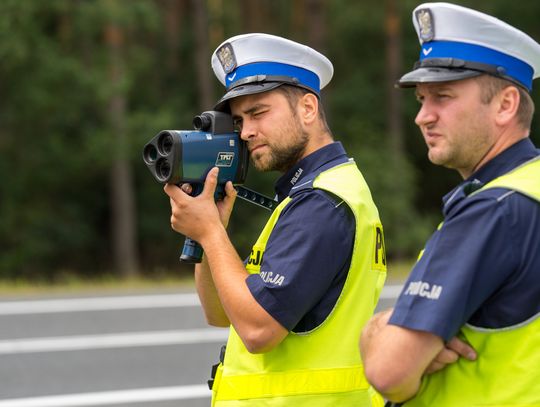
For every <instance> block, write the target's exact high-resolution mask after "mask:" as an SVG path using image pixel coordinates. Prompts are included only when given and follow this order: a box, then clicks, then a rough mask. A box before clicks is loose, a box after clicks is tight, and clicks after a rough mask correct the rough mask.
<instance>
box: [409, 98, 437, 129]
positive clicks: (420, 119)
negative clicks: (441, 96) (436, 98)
mask: <svg viewBox="0 0 540 407" xmlns="http://www.w3.org/2000/svg"><path fill="white" fill-rule="evenodd" d="M436 119H437V116H436V114H435V111H434V109H433V107H432V106H431V105H430V103H429V102H424V103H422V106H421V107H420V110H419V111H418V113H417V115H416V118H415V119H414V122H415V123H416V125H417V126H418V127H422V126H427V125H429V124H430V123H433V122H435V120H436Z"/></svg>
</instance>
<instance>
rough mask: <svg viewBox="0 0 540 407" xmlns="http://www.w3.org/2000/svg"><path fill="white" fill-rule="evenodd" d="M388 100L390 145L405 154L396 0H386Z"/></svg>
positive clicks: (396, 152) (399, 37) (394, 151)
mask: <svg viewBox="0 0 540 407" xmlns="http://www.w3.org/2000/svg"><path fill="white" fill-rule="evenodd" d="M385 6H386V10H385V11H386V13H385V31H386V83H387V85H386V86H387V88H386V100H387V104H388V105H387V106H388V115H387V118H388V134H389V136H390V146H391V148H392V151H393V153H394V154H395V155H397V156H399V157H402V156H403V155H404V151H403V150H404V142H403V119H402V116H401V105H402V98H401V92H400V91H399V89H396V88H395V86H394V84H395V83H396V80H397V79H398V78H399V75H400V73H401V36H400V31H401V29H400V18H399V13H398V12H397V7H398V5H397V2H396V0H386V1H385Z"/></svg>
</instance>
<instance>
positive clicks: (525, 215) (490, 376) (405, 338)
mask: <svg viewBox="0 0 540 407" xmlns="http://www.w3.org/2000/svg"><path fill="white" fill-rule="evenodd" d="M413 22H414V26H415V29H416V31H417V33H418V37H419V39H420V43H421V52H420V61H418V62H417V64H416V65H415V69H414V70H413V71H412V72H409V73H407V74H406V75H404V76H403V77H402V78H401V79H400V80H399V82H398V83H399V85H400V86H401V87H415V88H416V97H417V99H418V101H419V102H420V105H421V107H420V110H419V112H418V115H417V116H416V124H417V125H418V126H419V127H420V130H421V131H422V135H423V136H424V140H425V142H426V145H427V147H428V157H429V160H430V161H431V162H433V163H434V164H437V165H443V166H445V167H448V168H452V169H455V170H457V171H458V172H459V173H460V175H461V176H462V177H463V179H464V181H463V182H462V183H461V184H460V185H458V186H457V187H456V188H455V189H454V190H452V191H451V192H449V193H448V194H447V195H446V196H445V197H444V198H443V215H444V221H443V223H442V224H441V225H440V226H439V228H438V229H437V231H436V232H435V233H434V234H433V235H432V236H431V238H430V239H429V240H428V242H427V244H426V245H425V248H424V250H423V252H422V253H421V255H420V257H419V260H418V262H417V263H416V265H415V266H414V268H413V270H412V272H411V275H410V277H409V279H408V281H407V282H406V284H405V286H404V289H403V291H402V293H401V295H400V297H399V299H398V301H397V303H396V305H395V308H394V310H393V312H392V311H388V312H384V313H380V314H377V315H376V316H375V317H374V318H373V319H372V320H371V321H370V322H369V324H368V325H367V326H366V328H365V330H364V332H363V334H362V338H361V351H362V357H363V360H364V363H365V368H366V375H367V377H368V380H369V381H370V382H371V383H372V384H373V385H374V387H375V388H377V389H379V390H380V391H381V392H382V393H383V395H384V396H386V397H387V398H388V399H390V400H392V401H397V402H403V401H406V400H408V401H406V402H405V403H404V405H405V406H407V407H409V406H479V405H482V406H488V405H489V406H495V405H496V406H504V405H512V406H518V405H519V406H533V405H534V406H538V405H540V370H539V366H540V318H538V316H539V315H540V273H539V271H540V156H539V154H540V153H539V151H538V150H537V149H536V148H535V146H534V145H533V143H532V142H531V140H530V139H529V137H528V136H529V131H530V124H531V120H532V115H533V111H534V105H533V102H532V100H531V98H530V96H529V92H530V91H531V88H532V81H533V78H536V77H538V76H539V75H540V45H539V44H538V43H537V42H536V41H534V40H533V39H532V38H530V37H529V36H527V35H526V34H524V33H523V32H521V31H519V30H517V29H516V28H514V27H512V26H510V25H508V24H506V23H504V22H502V21H500V20H498V19H496V18H493V17H491V16H488V15H485V14H483V13H480V12H477V11H474V10H470V9H468V8H464V7H460V6H456V5H453V4H448V3H426V4H422V5H420V6H419V7H417V8H416V9H415V10H414V11H413ZM454 335H459V336H460V338H462V339H463V340H466V341H467V342H468V343H469V344H470V345H471V346H472V347H473V348H474V349H475V351H476V360H474V359H475V355H474V354H473V355H470V357H469V358H467V357H460V358H459V359H458V360H457V361H455V360H454V361H455V363H450V364H448V365H447V366H446V368H444V369H442V370H439V371H437V372H436V373H433V374H426V373H429V372H426V367H427V366H428V365H429V364H430V363H432V362H433V361H434V359H436V356H437V354H439V352H441V350H443V349H444V346H445V343H446V341H448V340H449V339H450V338H452V337H453V336H454ZM448 362H452V360H446V361H443V364H444V363H448Z"/></svg>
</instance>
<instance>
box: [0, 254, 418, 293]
mask: <svg viewBox="0 0 540 407" xmlns="http://www.w3.org/2000/svg"><path fill="white" fill-rule="evenodd" d="M413 264H414V261H412V260H408V261H403V260H399V261H389V262H388V265H387V266H388V276H387V284H399V283H401V282H403V281H404V280H405V279H406V278H407V276H408V274H409V272H410V271H411V269H412V266H413ZM193 289H194V282H193V277H192V274H191V273H183V274H181V275H179V276H174V275H171V274H166V275H165V276H161V277H159V278H149V277H146V278H145V277H137V278H129V279H121V278H118V277H115V276H108V277H102V278H99V279H91V280H88V279H83V278H80V277H77V276H76V275H74V274H70V276H69V277H64V278H62V279H60V281H57V282H45V281H24V280H17V281H3V280H0V296H1V297H4V298H5V297H7V296H25V295H55V294H85V293H87V294H91V293H92V292H99V293H107V292H110V293H128V292H129V293H134V292H135V293H136V292H137V291H140V292H143V291H146V292H147V291H174V290H182V291H188V290H193Z"/></svg>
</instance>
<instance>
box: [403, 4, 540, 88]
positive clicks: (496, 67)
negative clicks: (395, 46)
mask: <svg viewBox="0 0 540 407" xmlns="http://www.w3.org/2000/svg"><path fill="white" fill-rule="evenodd" d="M412 16H413V24H414V28H415V29H416V32H417V34H418V39H419V40H420V44H421V47H422V48H421V50H420V60H419V61H418V62H417V63H416V64H415V67H414V68H415V69H414V70H413V71H411V72H409V73H407V74H405V75H404V76H402V77H401V79H399V81H398V85H399V86H401V87H409V86H415V85H416V84H417V83H428V82H446V81H454V80H459V79H465V78H469V77H473V76H478V75H481V74H486V73H487V74H490V75H494V76H497V77H500V78H504V79H507V80H510V81H512V82H514V83H516V84H518V85H521V86H523V87H525V88H526V89H527V90H529V91H530V90H531V89H532V81H533V79H534V78H537V77H538V76H540V45H539V44H538V43H537V42H536V41H535V40H533V39H532V38H531V37H529V36H528V35H527V34H525V33H523V32H522V31H519V30H518V29H516V28H514V27H512V26H511V25H508V24H506V23H505V22H503V21H501V20H499V19H497V18H495V17H492V16H489V15H487V14H484V13H480V12H478V11H475V10H471V9H469V8H465V7H461V6H457V5H454V4H449V3H424V4H421V5H420V6H418V7H417V8H416V9H414V11H413V14H412Z"/></svg>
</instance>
